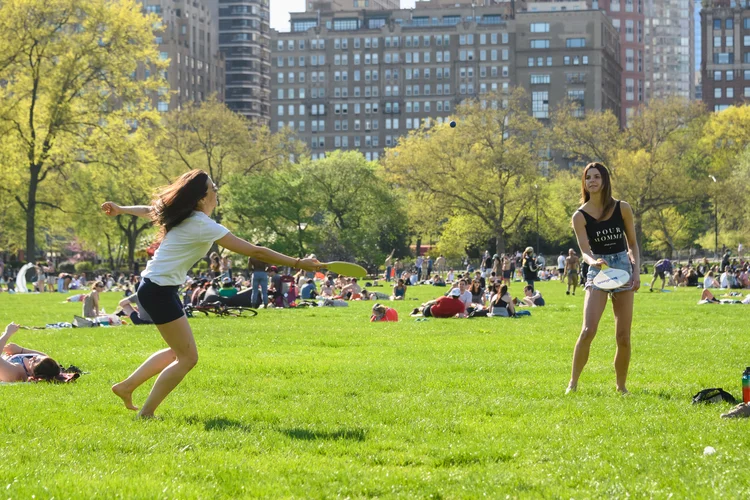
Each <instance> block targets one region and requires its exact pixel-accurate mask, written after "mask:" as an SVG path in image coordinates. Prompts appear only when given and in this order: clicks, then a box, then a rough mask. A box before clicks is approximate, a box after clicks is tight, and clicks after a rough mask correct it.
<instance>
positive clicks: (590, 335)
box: [566, 288, 607, 392]
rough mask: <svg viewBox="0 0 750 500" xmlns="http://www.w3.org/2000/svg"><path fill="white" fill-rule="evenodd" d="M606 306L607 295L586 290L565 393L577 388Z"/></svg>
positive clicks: (590, 289) (598, 291) (589, 289)
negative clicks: (579, 329)
mask: <svg viewBox="0 0 750 500" xmlns="http://www.w3.org/2000/svg"><path fill="white" fill-rule="evenodd" d="M606 306H607V293H606V292H602V291H601V290H594V289H593V288H588V289H586V296H585V297H584V299H583V326H582V327H581V335H580V336H579V337H578V342H576V347H575V350H574V351H573V369H572V371H571V374H570V383H568V389H567V391H566V392H572V391H575V390H576V388H577V387H578V378H579V377H580V376H581V372H582V371H583V367H584V366H586V363H587V362H588V360H589V352H590V350H591V341H592V340H594V337H595V336H596V330H597V328H599V320H600V319H601V318H602V313H603V312H604V308H605V307H606Z"/></svg>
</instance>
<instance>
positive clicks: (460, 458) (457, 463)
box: [435, 453, 514, 467]
mask: <svg viewBox="0 0 750 500" xmlns="http://www.w3.org/2000/svg"><path fill="white" fill-rule="evenodd" d="M513 458H514V457H513V455H508V454H499V455H480V454H477V453H465V454H458V455H451V456H448V457H444V458H442V459H439V460H438V461H437V462H436V463H435V465H436V466H438V467H465V466H470V465H486V464H497V463H502V462H510V461H511V460H513Z"/></svg>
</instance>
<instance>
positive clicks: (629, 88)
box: [625, 78, 635, 101]
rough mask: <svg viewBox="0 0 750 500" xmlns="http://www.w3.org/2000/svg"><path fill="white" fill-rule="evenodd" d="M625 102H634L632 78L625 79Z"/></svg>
mask: <svg viewBox="0 0 750 500" xmlns="http://www.w3.org/2000/svg"><path fill="white" fill-rule="evenodd" d="M625 100H627V101H633V100H635V80H634V79H633V78H626V79H625Z"/></svg>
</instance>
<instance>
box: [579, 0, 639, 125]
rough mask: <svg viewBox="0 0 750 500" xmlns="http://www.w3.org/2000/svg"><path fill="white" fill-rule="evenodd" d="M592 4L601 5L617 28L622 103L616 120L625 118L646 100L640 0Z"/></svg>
mask: <svg viewBox="0 0 750 500" xmlns="http://www.w3.org/2000/svg"><path fill="white" fill-rule="evenodd" d="M592 8H594V9H601V10H603V11H604V12H606V13H607V15H608V16H609V17H610V18H611V19H612V24H614V26H615V28H616V29H617V31H619V32H620V60H621V61H622V91H621V95H622V105H621V118H620V121H621V122H622V123H623V124H624V125H627V124H628V121H629V118H630V117H631V116H633V115H634V114H635V113H636V110H637V109H638V107H639V106H641V105H642V104H644V103H645V102H646V81H647V67H646V64H645V57H646V43H645V40H646V38H645V23H646V16H645V13H644V10H645V9H644V5H643V0H592Z"/></svg>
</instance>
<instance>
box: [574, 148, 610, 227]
mask: <svg viewBox="0 0 750 500" xmlns="http://www.w3.org/2000/svg"><path fill="white" fill-rule="evenodd" d="M592 168H595V169H597V170H598V171H599V174H600V175H601V176H602V189H601V193H602V201H603V202H604V209H603V210H602V215H601V216H600V217H599V219H602V218H604V216H605V215H606V214H607V213H609V211H610V209H611V208H612V207H614V206H615V199H614V198H612V181H611V180H610V175H609V170H607V167H605V166H604V165H602V164H601V163H599V162H592V163H589V164H588V165H586V168H584V169H583V176H582V177H581V205H583V204H584V203H586V202H587V201H589V200H590V199H591V195H590V194H589V192H588V191H586V174H587V173H588V172H589V170H591V169H592Z"/></svg>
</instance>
